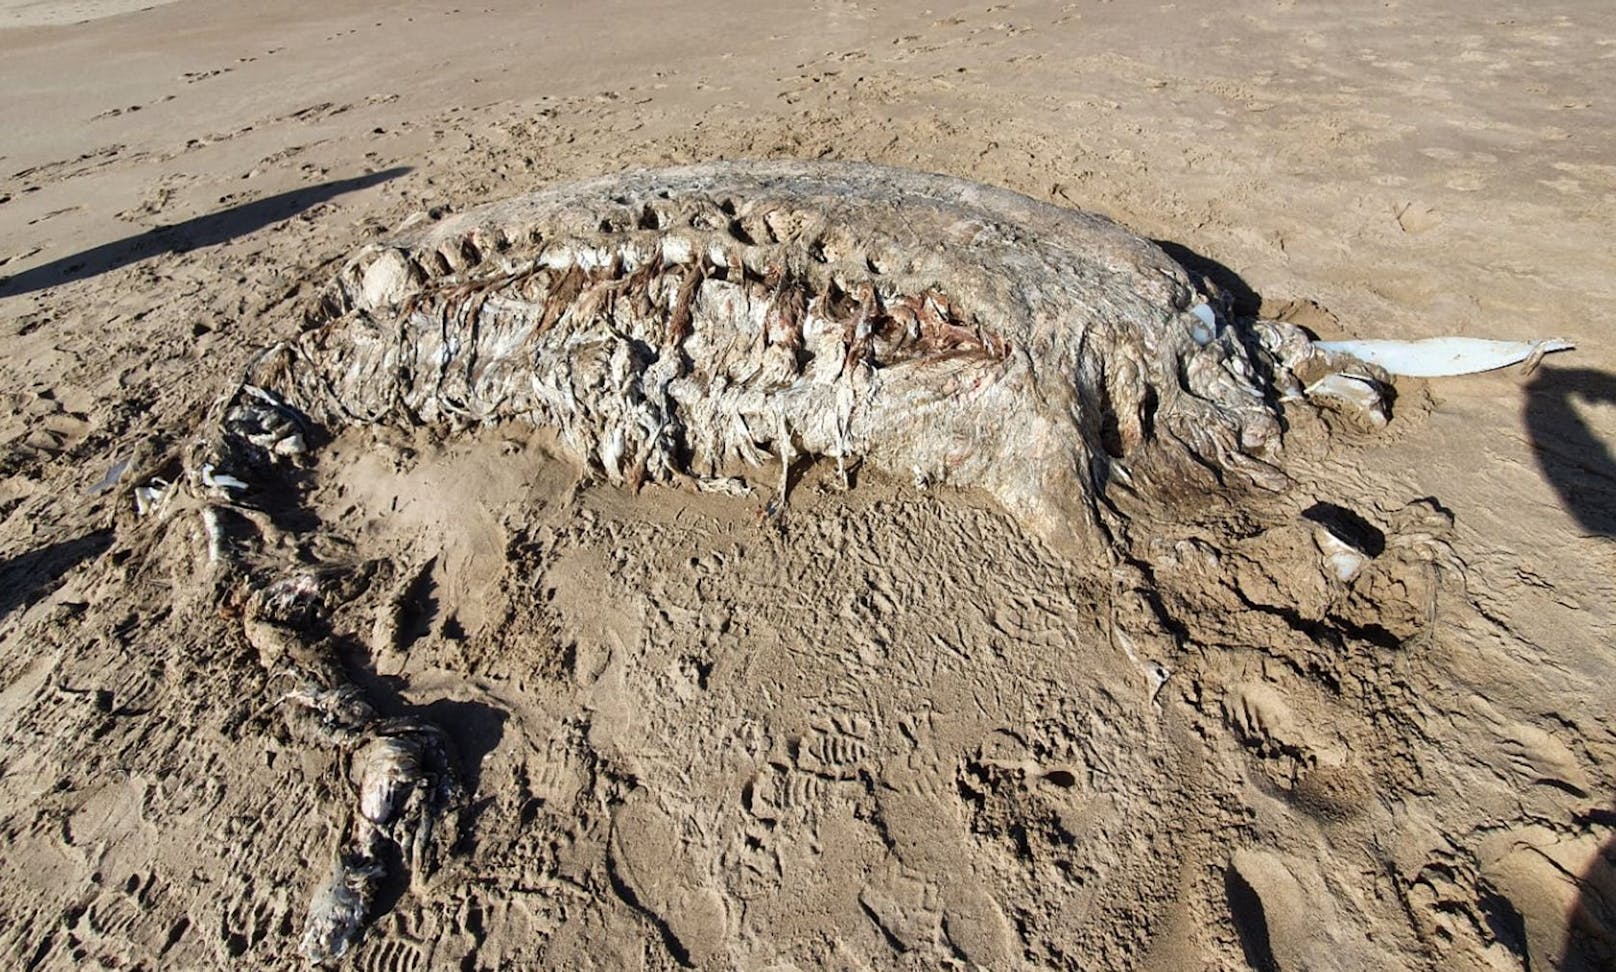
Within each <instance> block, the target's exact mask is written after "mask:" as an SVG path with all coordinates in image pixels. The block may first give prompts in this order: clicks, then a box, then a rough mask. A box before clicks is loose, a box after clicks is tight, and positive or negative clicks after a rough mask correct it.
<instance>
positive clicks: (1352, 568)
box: [1313, 527, 1369, 584]
mask: <svg viewBox="0 0 1616 972" xmlns="http://www.w3.org/2000/svg"><path fill="white" fill-rule="evenodd" d="M1313 542H1315V543H1317V544H1318V545H1319V552H1320V553H1322V554H1324V564H1325V566H1326V567H1328V568H1329V569H1330V573H1331V574H1333V575H1335V579H1336V580H1338V581H1341V582H1342V583H1344V584H1345V583H1348V582H1350V581H1351V580H1352V579H1353V578H1354V577H1357V576H1358V574H1359V572H1361V571H1362V570H1363V569H1364V565H1365V564H1367V563H1369V555H1368V554H1366V553H1364V552H1363V551H1362V550H1359V549H1358V548H1357V547H1354V546H1353V545H1352V544H1350V543H1348V542H1346V541H1345V540H1343V539H1341V538H1340V537H1338V536H1336V535H1335V534H1333V533H1331V532H1330V531H1329V530H1327V529H1325V528H1324V527H1319V528H1318V529H1317V530H1315V531H1314V533H1313Z"/></svg>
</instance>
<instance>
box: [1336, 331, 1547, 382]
mask: <svg viewBox="0 0 1616 972" xmlns="http://www.w3.org/2000/svg"><path fill="white" fill-rule="evenodd" d="M1315 343H1316V345H1317V346H1318V347H1319V348H1320V349H1321V350H1323V351H1325V352H1329V353H1339V354H1349V355H1351V356H1353V357H1354V358H1357V359H1359V360H1360V361H1367V362H1369V363H1370V364H1374V365H1379V366H1380V367H1382V368H1384V369H1386V371H1387V372H1389V373H1390V374H1394V375H1403V376H1406V377H1409V378H1449V377H1454V376H1457V375H1473V374H1478V373H1480V372H1483V371H1494V370H1496V369H1499V368H1507V367H1509V366H1510V365H1512V364H1519V363H1520V362H1522V361H1535V360H1536V359H1537V358H1541V357H1542V356H1543V355H1545V354H1549V353H1552V352H1555V351H1570V350H1573V349H1574V348H1575V345H1573V344H1572V343H1571V342H1569V341H1563V340H1560V339H1558V338H1553V339H1549V340H1544V341H1492V340H1487V339H1483V338H1467V337H1433V338H1422V339H1420V340H1417V341H1389V340H1386V341H1383V340H1364V341H1318V342H1315Z"/></svg>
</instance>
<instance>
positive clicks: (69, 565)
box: [0, 530, 112, 618]
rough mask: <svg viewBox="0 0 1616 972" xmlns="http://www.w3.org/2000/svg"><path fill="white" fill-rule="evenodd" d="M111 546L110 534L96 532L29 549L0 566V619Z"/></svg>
mask: <svg viewBox="0 0 1616 972" xmlns="http://www.w3.org/2000/svg"><path fill="white" fill-rule="evenodd" d="M110 546H112V531H111V530H99V531H97V532H95V533H89V534H85V535H84V536H82V537H79V538H77V539H75V540H63V541H61V542H60V543H53V544H51V545H50V546H48V547H40V548H39V549H38V550H30V551H28V552H27V553H25V554H19V555H18V556H16V557H13V558H11V559H10V560H7V561H5V562H4V563H0V618H4V617H5V616H6V615H8V614H10V613H11V612H12V611H14V610H16V609H17V608H19V607H22V606H23V605H26V604H28V603H30V602H32V601H33V600H34V599H35V598H36V597H38V596H40V595H42V594H44V593H45V592H46V590H47V589H49V588H50V587H51V585H53V584H55V583H56V582H57V581H59V580H61V579H62V577H63V576H64V575H65V574H66V573H67V572H68V571H70V570H72V569H73V568H74V567H77V566H78V565H79V564H82V563H83V562H85V561H86V560H89V559H90V558H92V557H97V556H100V555H101V554H102V553H103V552H105V551H106V549H107V548H108V547H110Z"/></svg>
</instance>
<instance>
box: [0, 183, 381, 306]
mask: <svg viewBox="0 0 1616 972" xmlns="http://www.w3.org/2000/svg"><path fill="white" fill-rule="evenodd" d="M408 171H410V170H409V167H408V166H401V167H398V168H393V169H384V170H382V171H381V172H372V173H370V174H368V175H362V176H355V177H353V178H352V179H338V180H336V181H334V182H327V183H323V184H321V185H318V186H307V187H305V188H302V189H293V190H291V191H290V192H283V193H278V194H277V195H273V196H269V197H267V198H264V199H259V200H256V201H254V202H250V203H243V204H242V205H240V206H232V207H230V208H229V209H224V210H220V211H219V212H217V213H209V214H208V215H206V216H198V217H196V218H195V219H188V220H186V221H185V222H183V223H176V224H175V225H173V226H158V227H156V228H154V229H149V230H147V231H146V232H144V233H140V234H138V235H135V236H129V237H125V238H124V239H121V240H116V241H114V242H112V243H103V244H102V245H100V246H97V247H94V248H92V249H88V250H84V251H82V252H80V253H74V254H72V255H71V256H65V257H62V258H60V259H58V260H52V261H51V262H49V263H46V264H43V265H41V266H37V267H34V268H33V269H31V270H24V271H22V272H21V273H18V274H16V275H15V276H11V277H5V278H0V297H15V296H19V295H21V294H30V293H33V292H34V291H36V290H44V289H45V288H47V287H55V286H58V285H59V284H65V283H71V282H73V281H75V280H85V279H87V278H90V277H94V276H96V275H98V274H102V273H106V272H107V271H109V270H117V269H119V268H120V267H126V266H129V265H130V264H131V263H139V262H140V261H141V260H145V259H147V258H149V257H153V256H157V255H158V254H161V253H184V252H186V251H187V250H194V249H198V248H199V247H204V246H213V245H214V244H216V243H223V242H225V241H227V240H233V239H236V238H237V237H241V236H246V235H247V234H248V233H252V232H255V231H257V230H260V229H263V228H264V227H265V226H268V225H269V224H271V223H276V222H279V221H280V220H283V219H287V218H289V217H292V216H296V215H297V214H298V213H301V212H303V211H304V210H306V209H309V208H311V207H313V206H317V205H319V204H320V203H323V202H325V201H327V200H329V199H332V198H335V197H337V196H340V195H342V194H344V193H349V192H353V191H355V190H357V189H365V188H368V187H370V186H374V185H377V184H379V183H383V182H386V181H388V180H389V179H396V178H398V177H399V176H401V175H403V174H404V173H406V172H408Z"/></svg>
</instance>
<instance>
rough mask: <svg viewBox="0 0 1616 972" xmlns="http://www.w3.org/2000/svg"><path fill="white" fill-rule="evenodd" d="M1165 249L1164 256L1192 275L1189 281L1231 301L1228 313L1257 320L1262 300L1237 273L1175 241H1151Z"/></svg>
mask: <svg viewBox="0 0 1616 972" xmlns="http://www.w3.org/2000/svg"><path fill="white" fill-rule="evenodd" d="M1151 242H1152V243H1154V244H1156V245H1157V246H1159V247H1161V248H1162V252H1164V253H1166V254H1167V255H1168V256H1169V257H1171V258H1172V261H1173V262H1174V263H1176V264H1178V265H1179V266H1181V267H1183V268H1184V269H1185V270H1186V271H1187V272H1188V273H1189V275H1190V279H1192V280H1195V281H1196V282H1197V283H1204V282H1210V283H1211V284H1212V285H1213V288H1215V289H1216V290H1218V291H1220V292H1221V293H1222V294H1223V295H1224V296H1225V297H1228V298H1229V309H1230V310H1232V311H1233V312H1234V316H1235V317H1256V316H1257V311H1258V309H1259V308H1261V307H1262V297H1260V296H1258V294H1257V292H1256V291H1255V290H1252V289H1251V287H1250V286H1248V285H1247V284H1246V282H1245V281H1244V280H1243V279H1241V277H1240V275H1239V274H1238V273H1235V272H1234V271H1233V270H1230V269H1229V268H1228V267H1226V266H1224V265H1223V264H1221V263H1219V262H1218V261H1216V260H1214V259H1212V258H1211V257H1206V256H1202V255H1201V254H1199V253H1196V252H1195V251H1194V250H1192V249H1190V248H1189V247H1187V246H1185V245H1183V244H1182V243H1174V242H1173V241H1172V240H1151Z"/></svg>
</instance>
